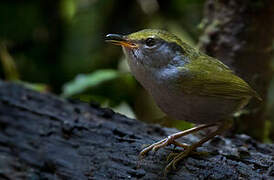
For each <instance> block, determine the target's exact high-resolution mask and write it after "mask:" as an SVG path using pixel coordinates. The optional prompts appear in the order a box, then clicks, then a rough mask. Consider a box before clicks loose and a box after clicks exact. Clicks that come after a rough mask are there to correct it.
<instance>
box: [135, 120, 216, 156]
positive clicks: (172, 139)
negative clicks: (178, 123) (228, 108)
mask: <svg viewBox="0 0 274 180" xmlns="http://www.w3.org/2000/svg"><path fill="white" fill-rule="evenodd" d="M215 125H216V124H203V125H199V126H196V127H193V128H190V129H187V130H185V131H181V132H178V133H175V134H172V135H170V136H168V137H167V138H165V139H163V140H161V141H158V142H156V143H154V144H152V145H150V146H148V147H147V148H145V149H143V150H142V151H141V152H140V157H144V156H145V155H146V154H147V153H148V152H149V151H151V150H152V151H157V150H158V149H160V148H162V147H164V146H167V145H170V144H174V145H176V146H180V147H183V148H188V145H186V144H180V143H178V142H176V141H175V139H178V138H180V137H182V136H185V135H187V134H190V133H194V132H197V131H200V130H202V129H205V128H208V127H211V126H215Z"/></svg>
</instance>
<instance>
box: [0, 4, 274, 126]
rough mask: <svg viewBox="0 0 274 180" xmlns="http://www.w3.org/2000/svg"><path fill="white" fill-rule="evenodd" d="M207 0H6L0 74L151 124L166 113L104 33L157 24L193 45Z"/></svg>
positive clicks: (1, 8)
mask: <svg viewBox="0 0 274 180" xmlns="http://www.w3.org/2000/svg"><path fill="white" fill-rule="evenodd" d="M203 5H204V0H171V1H166V0H158V1H157V0H132V1H127V0H55V1H49V0H40V1H37V0H26V1H20V0H13V1H9V0H3V1H1V2H0V25H1V28H0V58H1V61H0V77H1V79H4V80H16V81H20V82H21V83H22V82H24V84H25V85H26V86H28V87H31V88H33V89H36V90H40V91H51V92H54V93H56V94H60V95H62V96H64V97H69V98H77V99H81V100H84V101H87V102H90V101H96V102H98V103H100V104H101V105H104V106H110V107H112V108H114V109H115V110H118V111H120V112H123V113H126V114H127V115H130V116H131V117H135V116H136V117H137V118H139V119H142V120H145V121H149V122H153V121H155V119H157V118H159V117H162V116H164V115H163V113H161V111H160V110H159V109H158V108H157V107H156V105H155V103H154V102H153V100H152V99H151V97H150V96H149V95H148V94H147V93H146V92H145V91H144V90H143V89H142V87H141V86H140V85H139V84H138V83H137V82H136V81H135V79H134V78H133V77H132V76H131V75H130V74H129V73H128V72H129V70H128V67H127V63H126V60H125V59H124V57H123V55H122V51H121V49H120V48H119V47H114V46H111V45H109V44H106V43H105V42H104V36H105V35H106V34H108V33H122V34H123V33H124V34H127V33H130V32H134V31H137V30H140V29H144V28H159V29H167V30H169V31H171V32H173V33H175V34H177V35H179V36H180V37H181V38H182V39H184V40H185V41H187V42H188V43H190V44H192V45H195V44H196V43H197V41H198V38H199V35H200V33H201V29H199V28H198V27H199V24H200V22H201V19H202V16H203ZM167 122H168V121H167ZM164 124H165V125H171V126H177V128H181V129H184V128H187V127H189V126H190V124H186V123H181V122H179V123H175V124H174V123H172V124H171V123H170V124H167V123H164ZM273 124H274V123H273Z"/></svg>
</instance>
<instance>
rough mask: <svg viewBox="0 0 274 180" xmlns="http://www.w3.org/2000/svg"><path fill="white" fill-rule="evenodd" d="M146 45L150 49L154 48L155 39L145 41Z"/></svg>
mask: <svg viewBox="0 0 274 180" xmlns="http://www.w3.org/2000/svg"><path fill="white" fill-rule="evenodd" d="M145 43H146V45H147V46H148V47H151V46H154V45H155V39H153V38H147V39H146V40H145Z"/></svg>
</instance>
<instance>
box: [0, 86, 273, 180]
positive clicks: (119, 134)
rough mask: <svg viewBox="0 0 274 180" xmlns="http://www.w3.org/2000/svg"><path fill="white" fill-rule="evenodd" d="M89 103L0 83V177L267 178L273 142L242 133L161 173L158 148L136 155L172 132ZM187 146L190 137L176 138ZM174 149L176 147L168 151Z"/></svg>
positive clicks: (163, 155)
mask: <svg viewBox="0 0 274 180" xmlns="http://www.w3.org/2000/svg"><path fill="white" fill-rule="evenodd" d="M177 131H178V130H176V129H170V128H163V127H160V126H158V125H148V124H144V123H142V122H139V121H137V120H135V119H129V118H127V117H125V116H123V115H120V114H117V113H114V112H113V111H112V110H110V109H103V108H100V107H98V106H97V105H94V104H86V103H82V102H75V101H71V100H64V99H61V98H59V97H56V96H54V95H51V94H41V93H38V92H34V91H32V90H28V89H25V88H23V87H21V86H19V85H16V84H12V83H3V82H2V83H0V179H6V180H14V179H34V180H36V179H72V180H74V179H75V180H76V179H77V180H79V179H165V178H168V179H187V180H190V179H273V178H274V158H273V156H274V145H270V144H261V143H258V142H256V141H255V140H253V139H252V138H250V137H248V136H246V135H234V136H232V137H229V138H223V137H221V136H218V137H216V138H215V139H213V140H212V141H211V142H209V143H206V144H205V145H204V146H203V147H201V148H199V149H198V150H199V151H207V152H209V154H208V155H200V156H198V155H195V156H194V155H192V156H190V157H188V158H186V159H185V160H183V161H182V162H181V163H179V164H178V168H177V170H176V171H172V172H171V173H170V174H169V175H168V176H167V177H164V176H163V169H164V167H165V165H167V162H166V156H167V155H168V154H169V153H170V152H173V151H174V149H173V147H166V148H163V149H161V150H159V151H158V152H157V153H155V154H154V155H153V154H152V153H149V155H148V156H147V157H146V158H145V159H143V160H142V161H139V160H138V153H139V152H140V150H141V149H142V147H143V145H144V144H150V143H153V142H155V141H156V140H159V139H161V138H164V137H165V136H167V135H169V134H171V133H174V132H177ZM182 139H183V140H184V142H187V143H190V142H194V141H196V140H197V136H194V135H190V136H187V137H185V138H182ZM176 151H178V149H176Z"/></svg>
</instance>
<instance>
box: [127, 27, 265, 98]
mask: <svg viewBox="0 0 274 180" xmlns="http://www.w3.org/2000/svg"><path fill="white" fill-rule="evenodd" d="M148 37H157V38H161V39H163V40H164V41H166V42H169V43H172V42H173V43H176V44H178V45H179V46H181V48H182V49H183V51H184V53H185V54H186V56H188V57H189V58H190V63H188V64H186V65H185V66H182V67H178V68H179V69H180V68H181V70H188V71H189V72H190V73H191V76H190V77H189V78H183V79H181V81H180V83H181V86H182V90H183V91H185V92H186V93H193V94H198V95H201V96H214V97H222V98H226V99H235V100H240V99H243V98H248V97H255V98H257V99H258V100H261V98H260V96H259V95H258V94H257V92H256V91H254V90H253V89H252V88H251V87H250V86H249V85H248V84H247V83H246V82H245V81H244V80H242V79H241V78H240V77H238V76H236V75H235V74H234V73H233V72H232V71H231V70H230V69H229V67H227V66H226V65H225V64H223V63H222V62H220V61H219V60H217V59H215V58H212V57H210V56H207V55H206V54H204V53H202V52H199V51H198V50H196V49H195V48H193V47H191V46H189V45H188V44H186V43H184V42H182V41H181V40H180V39H179V38H178V37H177V36H175V35H173V34H171V33H169V32H167V31H163V30H157V29H145V30H142V31H138V32H136V33H132V34H130V35H128V36H127V38H128V39H130V40H133V41H138V40H145V39H146V38H148Z"/></svg>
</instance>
